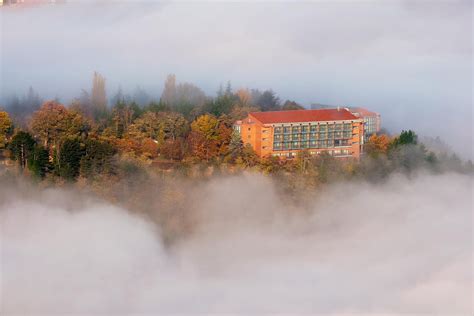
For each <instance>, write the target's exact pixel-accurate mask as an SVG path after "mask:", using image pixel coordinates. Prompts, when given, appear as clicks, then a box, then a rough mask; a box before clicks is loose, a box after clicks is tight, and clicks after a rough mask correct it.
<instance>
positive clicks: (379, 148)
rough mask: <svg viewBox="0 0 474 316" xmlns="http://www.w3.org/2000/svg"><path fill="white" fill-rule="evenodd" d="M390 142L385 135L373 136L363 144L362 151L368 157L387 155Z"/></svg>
mask: <svg viewBox="0 0 474 316" xmlns="http://www.w3.org/2000/svg"><path fill="white" fill-rule="evenodd" d="M391 142H392V140H391V138H390V137H389V136H387V135H386V134H382V135H376V134H373V135H372V136H370V138H369V140H368V141H367V143H365V145H364V149H365V152H366V153H367V154H368V155H369V156H371V157H376V156H378V155H381V154H387V151H388V149H389V147H390V143H391Z"/></svg>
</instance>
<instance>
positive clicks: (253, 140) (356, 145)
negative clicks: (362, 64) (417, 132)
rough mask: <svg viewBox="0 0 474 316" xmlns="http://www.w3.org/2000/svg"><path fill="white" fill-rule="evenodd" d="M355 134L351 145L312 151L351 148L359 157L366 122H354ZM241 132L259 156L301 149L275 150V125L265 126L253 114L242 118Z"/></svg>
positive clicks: (351, 151)
mask: <svg viewBox="0 0 474 316" xmlns="http://www.w3.org/2000/svg"><path fill="white" fill-rule="evenodd" d="M352 128H353V133H352V134H353V136H352V139H351V140H350V142H351V144H350V147H330V148H311V149H308V150H309V151H310V152H324V151H329V150H347V149H348V150H349V151H350V154H351V155H352V157H354V158H357V159H358V158H359V157H360V155H361V152H362V137H363V134H364V133H363V128H364V123H363V122H362V121H355V122H353V123H352ZM240 134H241V138H242V142H243V143H244V144H250V145H251V146H252V148H253V149H254V150H255V152H256V153H257V155H258V156H259V157H265V156H269V155H272V154H274V153H283V154H286V153H289V152H298V151H301V150H296V149H295V150H291V151H281V150H279V151H273V137H274V134H273V127H272V126H265V125H263V124H262V123H261V122H260V121H258V120H256V119H255V118H254V117H253V116H252V115H249V116H248V117H247V118H245V119H243V120H242V124H241V126H240Z"/></svg>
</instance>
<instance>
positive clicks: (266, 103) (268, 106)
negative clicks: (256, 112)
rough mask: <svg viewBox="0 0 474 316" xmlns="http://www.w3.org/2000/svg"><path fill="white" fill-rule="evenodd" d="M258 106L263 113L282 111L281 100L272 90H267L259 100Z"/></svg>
mask: <svg viewBox="0 0 474 316" xmlns="http://www.w3.org/2000/svg"><path fill="white" fill-rule="evenodd" d="M256 104H257V105H258V106H259V107H260V108H261V109H262V111H277V110H279V109H280V99H279V98H278V97H277V96H276V94H275V92H273V91H272V90H266V91H264V92H263V93H262V95H261V96H260V97H259V98H258V100H257V102H256Z"/></svg>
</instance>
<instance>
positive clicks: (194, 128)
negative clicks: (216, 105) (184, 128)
mask: <svg viewBox="0 0 474 316" xmlns="http://www.w3.org/2000/svg"><path fill="white" fill-rule="evenodd" d="M190 145H191V148H192V151H193V154H194V155H195V156H196V157H198V158H199V159H201V160H205V161H209V160H210V159H211V158H214V157H217V155H218V153H219V146H218V145H219V120H218V119H217V118H216V117H215V116H213V115H211V114H204V115H201V116H199V117H198V118H197V119H196V120H194V121H193V122H192V123H191V134H190Z"/></svg>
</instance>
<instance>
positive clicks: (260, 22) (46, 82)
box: [0, 1, 473, 156]
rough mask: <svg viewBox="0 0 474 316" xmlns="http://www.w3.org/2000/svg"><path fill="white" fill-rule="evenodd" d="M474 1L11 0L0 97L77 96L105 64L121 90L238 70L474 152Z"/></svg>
mask: <svg viewBox="0 0 474 316" xmlns="http://www.w3.org/2000/svg"><path fill="white" fill-rule="evenodd" d="M78 2H79V3H78ZM472 9H473V8H472V5H471V3H470V1H449V2H443V3H441V2H435V1H424V2H413V1H410V2H408V1H407V2H396V1H388V2H375V1H373V2H369V1H366V2H357V1H352V2H351V1H340V2H326V1H312V2H297V3H293V2H291V3H290V2H279V3H277V2H272V3H268V2H260V3H257V4H252V3H248V2H239V3H222V2H207V3H205V2H194V3H179V2H173V3H163V2H161V3H157V2H152V1H134V2H127V3H125V2H120V3H119V2H116V3H108V4H106V3H104V2H102V3H101V4H97V3H94V2H91V1H88V2H87V3H84V2H81V1H77V2H76V3H69V4H67V5H56V6H53V5H45V6H38V7H32V8H31V7H30V8H19V7H16V8H2V9H0V12H1V15H0V18H1V21H2V23H1V26H2V31H1V34H2V41H1V54H2V62H1V67H2V68H1V75H2V76H1V79H2V84H1V86H2V90H1V95H0V96H2V97H6V96H8V95H9V94H11V93H13V92H16V93H24V91H26V89H27V88H28V87H29V86H30V85H31V86H33V87H34V88H35V89H37V90H38V91H39V92H40V93H41V94H42V95H45V96H47V97H54V96H59V97H60V98H61V99H62V100H63V101H65V102H67V101H68V100H69V98H71V97H72V96H76V95H79V93H80V89H81V88H87V89H89V88H90V82H91V76H92V72H93V71H94V70H97V71H99V72H101V73H102V74H103V75H105V76H106V78H107V84H108V85H107V87H108V91H109V92H110V94H112V93H114V92H115V91H116V89H117V88H118V86H119V85H120V84H121V85H122V87H123V88H125V89H126V90H129V91H131V90H133V89H134V88H135V87H136V86H141V87H143V88H145V89H146V90H147V91H148V92H149V93H150V94H154V95H159V94H160V93H161V89H162V84H163V81H164V79H165V77H166V75H167V74H168V73H175V74H176V75H177V78H178V81H190V82H193V83H195V84H196V85H198V86H200V87H201V88H203V89H204V90H205V91H206V92H207V93H208V94H214V93H215V91H216V90H217V89H218V87H219V84H220V83H225V82H226V81H227V80H231V81H232V84H233V86H234V87H235V88H238V87H249V88H261V89H266V88H272V89H274V90H275V91H276V92H277V93H278V95H279V96H280V97H281V98H282V99H292V100H296V101H298V102H300V103H302V104H304V105H309V104H311V103H313V102H316V103H325V104H334V105H354V106H366V107H368V108H369V109H373V110H376V111H379V112H380V113H381V114H382V116H383V120H384V126H385V127H387V128H389V129H391V130H393V131H395V130H399V129H402V128H412V129H415V130H416V131H418V132H419V133H421V134H426V135H431V136H437V135H440V136H442V137H443V138H444V139H445V140H446V141H449V142H450V143H452V144H453V147H454V148H455V149H456V150H457V151H459V152H461V153H462V154H463V156H472V153H471V149H472V130H470V129H468V126H469V127H471V124H472V70H473V69H472ZM0 99H1V98H0ZM443 124H445V125H443Z"/></svg>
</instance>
